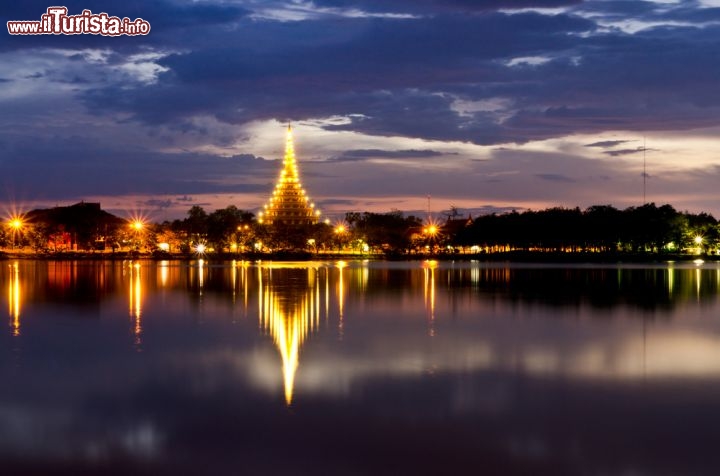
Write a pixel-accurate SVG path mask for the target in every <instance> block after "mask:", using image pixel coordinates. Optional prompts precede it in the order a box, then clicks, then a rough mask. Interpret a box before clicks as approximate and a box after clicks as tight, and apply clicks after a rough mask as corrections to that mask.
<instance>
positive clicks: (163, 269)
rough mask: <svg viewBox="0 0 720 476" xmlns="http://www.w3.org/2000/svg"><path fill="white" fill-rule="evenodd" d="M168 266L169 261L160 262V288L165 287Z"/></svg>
mask: <svg viewBox="0 0 720 476" xmlns="http://www.w3.org/2000/svg"><path fill="white" fill-rule="evenodd" d="M169 266H170V262H169V261H165V260H163V261H160V285H161V286H162V287H165V286H167V282H168V274H169V270H168V267H169Z"/></svg>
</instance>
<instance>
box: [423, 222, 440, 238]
mask: <svg viewBox="0 0 720 476" xmlns="http://www.w3.org/2000/svg"><path fill="white" fill-rule="evenodd" d="M424 231H425V234H426V235H428V236H429V237H431V238H432V237H434V236H435V235H437V233H438V227H437V225H428V226H426V227H425V230H424Z"/></svg>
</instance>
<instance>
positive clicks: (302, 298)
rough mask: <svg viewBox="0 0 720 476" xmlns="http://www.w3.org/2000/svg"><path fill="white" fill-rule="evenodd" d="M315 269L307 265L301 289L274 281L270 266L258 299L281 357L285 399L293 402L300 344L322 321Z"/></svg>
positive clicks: (264, 322) (263, 321) (264, 325)
mask: <svg viewBox="0 0 720 476" xmlns="http://www.w3.org/2000/svg"><path fill="white" fill-rule="evenodd" d="M315 272H316V271H315V270H313V269H308V274H307V277H308V284H307V286H306V287H305V288H304V289H302V290H297V289H296V290H292V289H291V290H288V289H287V288H285V287H283V286H282V285H281V286H275V285H274V283H273V270H272V269H268V270H267V282H266V283H265V284H264V285H263V277H262V274H260V275H259V283H258V286H259V288H261V289H262V291H261V293H262V296H261V298H260V299H259V301H258V315H259V319H260V326H261V328H262V329H263V331H264V332H265V333H267V334H269V335H271V336H272V338H273V341H274V343H275V346H276V347H277V349H278V351H279V352H280V358H281V360H282V374H283V387H284V393H285V403H286V404H287V405H290V404H292V400H293V393H294V388H295V375H296V373H297V370H298V367H299V364H300V348H301V346H302V344H303V343H304V341H305V339H306V338H307V336H308V334H310V333H311V332H313V331H315V330H317V326H318V324H319V308H318V306H316V300H318V299H319V293H318V290H319V285H318V284H319V283H318V282H317V280H316V279H315Z"/></svg>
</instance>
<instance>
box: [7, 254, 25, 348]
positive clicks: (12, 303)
mask: <svg viewBox="0 0 720 476" xmlns="http://www.w3.org/2000/svg"><path fill="white" fill-rule="evenodd" d="M9 267H10V274H11V276H10V281H9V282H8V313H9V315H10V319H11V322H10V326H11V327H12V335H13V336H14V337H17V336H19V335H20V307H21V305H20V303H21V300H22V291H21V289H20V267H19V265H18V262H17V261H15V262H14V263H13V264H11V265H9Z"/></svg>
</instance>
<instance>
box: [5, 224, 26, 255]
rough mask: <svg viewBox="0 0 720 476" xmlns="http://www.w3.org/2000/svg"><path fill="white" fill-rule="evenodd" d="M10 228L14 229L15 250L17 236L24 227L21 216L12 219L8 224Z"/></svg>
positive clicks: (13, 241) (13, 244) (13, 242)
mask: <svg viewBox="0 0 720 476" xmlns="http://www.w3.org/2000/svg"><path fill="white" fill-rule="evenodd" d="M8 225H9V226H10V228H12V247H13V250H14V249H15V236H16V235H17V234H18V232H19V231H20V230H21V229H22V227H23V220H22V218H20V217H19V216H15V217H12V218H11V219H10V221H9V222H8Z"/></svg>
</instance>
